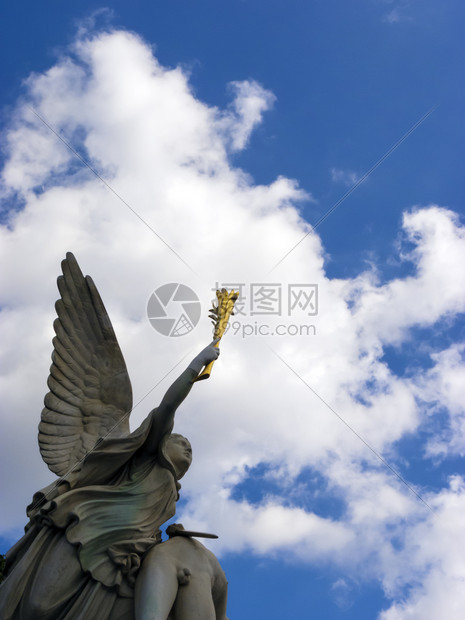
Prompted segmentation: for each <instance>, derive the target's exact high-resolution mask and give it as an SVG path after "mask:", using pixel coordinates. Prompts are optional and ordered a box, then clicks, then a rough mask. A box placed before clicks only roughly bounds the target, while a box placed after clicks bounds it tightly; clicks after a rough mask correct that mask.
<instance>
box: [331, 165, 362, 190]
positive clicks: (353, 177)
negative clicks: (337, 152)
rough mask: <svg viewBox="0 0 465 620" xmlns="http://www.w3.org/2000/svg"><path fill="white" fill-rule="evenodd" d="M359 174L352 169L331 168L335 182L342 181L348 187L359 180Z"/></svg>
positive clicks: (332, 178)
mask: <svg viewBox="0 0 465 620" xmlns="http://www.w3.org/2000/svg"><path fill="white" fill-rule="evenodd" d="M358 178H359V177H358V174H357V173H355V172H352V171H351V170H341V169H340V168H331V180H332V181H333V183H342V184H343V185H346V186H347V187H351V186H352V185H354V184H355V183H356V182H357V181H358Z"/></svg>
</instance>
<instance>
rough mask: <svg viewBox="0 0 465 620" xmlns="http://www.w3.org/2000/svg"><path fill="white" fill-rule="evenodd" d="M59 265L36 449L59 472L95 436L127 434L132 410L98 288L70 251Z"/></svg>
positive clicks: (124, 371)
mask: <svg viewBox="0 0 465 620" xmlns="http://www.w3.org/2000/svg"><path fill="white" fill-rule="evenodd" d="M61 267H62V271H63V275H62V276H60V277H59V278H58V289H59V291H60V295H61V299H59V300H58V301H57V302H56V306H55V307H56V311H57V315H58V318H57V319H56V320H55V322H54V324H53V327H54V329H55V333H56V336H55V338H54V339H53V347H54V349H53V353H52V362H53V363H52V365H51V367H50V375H49V378H48V382H47V383H48V387H49V389H50V392H49V393H48V394H47V395H46V396H45V401H44V404H45V407H44V409H43V411H42V415H41V422H40V424H39V447H40V453H41V455H42V458H43V459H44V461H45V463H46V464H47V465H48V467H49V469H51V470H52V471H53V472H54V473H55V474H57V475H58V476H63V475H64V474H66V473H67V472H68V471H69V470H70V469H71V468H72V467H73V465H75V464H76V463H77V462H78V461H80V460H81V459H82V458H83V457H84V456H85V455H86V454H87V453H88V452H89V450H91V449H92V448H93V447H94V445H95V443H96V442H97V440H98V439H99V438H101V437H105V436H107V435H109V434H111V436H112V437H117V436H124V435H127V434H128V433H129V412H130V411H131V409H132V389H131V382H130V380H129V376H128V372H127V369H126V364H125V362H124V358H123V355H122V353H121V350H120V348H119V345H118V341H117V339H116V335H115V332H114V331H113V327H112V325H111V322H110V318H109V316H108V314H107V311H106V310H105V306H104V305H103V302H102V300H101V298H100V295H99V293H98V291H97V288H96V287H95V284H94V283H93V281H92V279H91V278H90V277H89V276H86V277H84V276H83V274H82V271H81V270H80V268H79V265H78V263H77V261H76V259H75V258H74V256H73V254H71V253H70V252H68V253H67V255H66V259H65V260H63V261H62V263H61Z"/></svg>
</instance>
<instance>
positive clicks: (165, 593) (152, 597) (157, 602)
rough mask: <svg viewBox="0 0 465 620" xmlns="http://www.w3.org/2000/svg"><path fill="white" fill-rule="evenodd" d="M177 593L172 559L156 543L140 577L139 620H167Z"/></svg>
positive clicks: (137, 592)
mask: <svg viewBox="0 0 465 620" xmlns="http://www.w3.org/2000/svg"><path fill="white" fill-rule="evenodd" d="M163 544H164V543H163ZM177 593H178V578H177V571H176V566H175V563H174V561H173V558H171V557H170V555H169V554H167V553H164V552H163V550H162V545H156V546H155V547H153V548H152V549H151V550H150V551H149V552H148V554H147V556H146V557H145V559H144V561H143V562H142V566H141V569H140V571H139V574H138V576H137V580H136V588H135V600H134V603H135V604H134V610H135V618H136V620H167V618H168V616H169V613H170V611H171V608H172V607H173V604H174V601H175V600H176V596H177Z"/></svg>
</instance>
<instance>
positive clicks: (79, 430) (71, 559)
mask: <svg viewBox="0 0 465 620" xmlns="http://www.w3.org/2000/svg"><path fill="white" fill-rule="evenodd" d="M62 272H63V275H62V276H60V277H59V278H58V289H59V293H60V299H59V300H58V301H57V302H56V306H55V307H56V312H57V318H56V320H55V322H54V330H55V334H56V335H55V337H54V339H53V353H52V365H51V367H50V375H49V377H48V381H47V384H48V388H49V392H48V393H47V395H46V396H45V400H44V409H43V411H42V414H41V420H40V423H39V449H40V453H41V455H42V458H43V460H44V461H45V463H46V464H47V466H48V467H49V469H50V470H51V471H52V472H53V473H55V474H56V475H57V476H58V479H57V480H56V481H54V482H53V483H51V484H50V485H49V486H47V487H45V488H44V489H41V490H40V491H38V492H37V493H36V494H35V495H34V497H33V499H32V502H31V504H30V505H29V506H28V508H27V516H28V517H29V522H28V524H27V525H26V527H25V534H24V536H23V537H22V538H21V539H20V540H19V541H18V542H17V543H16V544H15V545H14V546H13V547H12V548H11V549H10V551H9V552H8V553H7V556H6V578H5V580H4V582H3V583H2V584H1V585H0V617H1V618H2V619H3V620H31V619H33V618H40V619H41V620H92V619H93V618H99V620H123V618H124V620H133V619H134V620H190V619H191V618H202V619H203V620H227V619H226V599H227V582H226V578H225V576H224V572H223V571H222V569H221V567H220V565H219V563H218V561H217V559H216V558H215V556H214V555H213V554H212V553H211V552H210V551H209V550H208V549H206V548H205V547H204V546H203V545H202V544H201V543H200V542H199V541H198V540H196V537H198V536H202V535H203V536H207V537H208V536H210V535H208V534H201V533H198V532H189V531H185V530H184V528H183V526H182V525H180V524H179V525H171V526H169V528H168V529H167V533H168V534H169V539H168V540H166V541H164V542H162V537H161V531H160V527H161V526H162V525H163V524H164V523H166V521H168V520H169V519H170V518H171V517H173V516H174V514H175V512H176V501H177V499H178V498H179V490H180V488H181V485H180V483H179V480H180V479H181V478H182V476H183V475H184V474H185V473H186V471H187V469H188V468H189V466H190V464H191V460H192V449H191V446H190V443H189V441H188V440H187V439H186V438H185V437H182V436H181V435H179V434H177V433H173V432H172V431H173V426H174V417H175V413H176V410H177V409H178V407H179V406H180V405H181V403H182V402H183V401H184V399H185V398H186V397H187V395H188V394H189V392H190V390H191V388H192V385H193V384H194V382H195V381H196V380H197V379H198V378H199V376H200V374H201V371H202V369H203V368H205V367H209V365H210V364H211V363H212V362H214V361H215V360H216V359H217V357H218V355H219V349H218V346H217V345H218V339H216V340H214V341H213V342H212V343H211V344H210V345H208V346H207V347H206V348H204V349H203V350H202V351H201V352H200V353H199V355H197V356H196V357H195V358H194V359H193V360H192V362H191V363H190V364H189V366H188V367H187V368H186V370H185V371H184V372H183V373H182V374H181V375H180V376H179V377H178V378H177V379H176V381H175V382H174V383H173V384H172V385H171V387H170V388H169V389H168V391H167V392H166V394H165V395H164V397H163V399H162V401H161V403H160V405H159V406H158V407H157V408H155V409H153V410H152V411H151V412H150V413H149V415H148V416H147V418H146V419H145V421H144V422H143V423H142V424H141V426H140V427H139V428H138V429H137V430H136V431H134V432H132V433H131V432H130V429H129V415H130V412H131V409H132V389H131V382H130V379H129V376H128V372H127V368H126V364H125V362H124V358H123V355H122V353H121V350H120V347H119V344H118V341H117V338H116V335H115V332H114V330H113V327H112V325H111V321H110V318H109V316H108V313H107V311H106V309H105V306H104V305H103V302H102V300H101V297H100V295H99V293H98V291H97V288H96V286H95V284H94V282H93V281H92V278H90V277H89V276H85V277H84V275H83V274H82V272H81V269H80V268H79V265H78V263H77V261H76V259H75V257H74V256H73V254H71V253H68V254H67V255H66V258H65V260H63V261H62ZM205 575H207V577H208V578H207V579H205ZM199 576H202V578H200V577H199Z"/></svg>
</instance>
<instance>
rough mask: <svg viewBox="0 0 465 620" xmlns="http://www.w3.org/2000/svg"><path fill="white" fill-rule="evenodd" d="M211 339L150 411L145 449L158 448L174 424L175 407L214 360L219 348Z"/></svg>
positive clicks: (149, 450)
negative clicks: (150, 417) (150, 421)
mask: <svg viewBox="0 0 465 620" xmlns="http://www.w3.org/2000/svg"><path fill="white" fill-rule="evenodd" d="M215 343H216V341H213V342H212V343H211V344H209V345H208V347H205V349H203V350H202V351H201V352H200V353H199V354H198V355H197V356H196V357H195V358H194V359H193V360H192V362H191V363H190V364H189V366H188V367H187V368H186V370H185V371H184V372H183V373H182V374H181V375H180V376H179V377H178V378H177V379H176V381H175V382H174V383H173V384H172V385H171V387H170V388H169V389H168V391H167V392H166V394H165V395H164V397H163V399H162V401H161V403H160V405H159V407H157V409H154V410H153V411H152V412H151V414H150V415H151V416H152V417H153V420H152V428H151V430H150V433H149V436H148V437H147V440H146V442H145V450H146V451H147V452H150V453H151V454H154V453H155V452H156V450H157V449H158V445H159V443H160V440H161V438H162V437H163V436H164V435H166V434H167V433H171V431H172V430H173V425H174V414H175V413H176V410H177V408H178V407H179V405H180V404H181V403H182V402H183V400H184V399H185V398H186V396H187V395H188V394H189V392H190V391H191V388H192V384H193V381H194V379H195V378H196V377H197V376H198V374H199V373H200V371H201V370H202V368H203V367H204V366H206V365H207V364H209V363H210V362H211V361H213V360H216V359H217V358H218V355H219V354H220V350H219V349H218V348H216V347H215V346H214V344H215Z"/></svg>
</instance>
